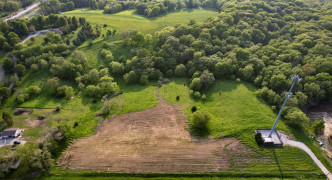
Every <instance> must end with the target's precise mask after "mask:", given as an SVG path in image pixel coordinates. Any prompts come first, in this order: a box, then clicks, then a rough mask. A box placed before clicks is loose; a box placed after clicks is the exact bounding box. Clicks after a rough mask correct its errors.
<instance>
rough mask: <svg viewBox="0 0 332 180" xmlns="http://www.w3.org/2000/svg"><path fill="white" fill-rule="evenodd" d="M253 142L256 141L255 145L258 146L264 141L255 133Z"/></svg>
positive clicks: (259, 134) (260, 135)
mask: <svg viewBox="0 0 332 180" xmlns="http://www.w3.org/2000/svg"><path fill="white" fill-rule="evenodd" d="M255 140H256V143H257V144H258V145H259V146H260V145H262V144H263V143H264V140H263V137H262V134H261V133H256V134H255Z"/></svg>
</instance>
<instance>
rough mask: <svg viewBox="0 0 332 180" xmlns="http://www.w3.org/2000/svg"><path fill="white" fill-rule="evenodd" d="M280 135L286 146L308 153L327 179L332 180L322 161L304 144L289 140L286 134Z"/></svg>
mask: <svg viewBox="0 0 332 180" xmlns="http://www.w3.org/2000/svg"><path fill="white" fill-rule="evenodd" d="M280 135H281V140H282V142H283V143H284V146H293V147H297V148H300V149H302V150H303V151H305V152H306V153H308V154H309V156H310V157H311V158H312V160H314V162H315V163H316V164H317V166H318V167H319V168H320V169H321V170H322V171H323V172H324V174H325V175H326V176H327V178H328V179H330V180H332V175H331V173H330V171H329V170H327V169H326V168H325V166H324V165H323V164H322V163H321V162H320V160H319V159H318V158H317V157H316V155H315V154H314V153H313V152H312V151H311V150H310V149H309V148H308V146H306V145H305V144H304V143H302V142H299V141H293V140H290V139H288V136H286V135H285V134H282V133H280Z"/></svg>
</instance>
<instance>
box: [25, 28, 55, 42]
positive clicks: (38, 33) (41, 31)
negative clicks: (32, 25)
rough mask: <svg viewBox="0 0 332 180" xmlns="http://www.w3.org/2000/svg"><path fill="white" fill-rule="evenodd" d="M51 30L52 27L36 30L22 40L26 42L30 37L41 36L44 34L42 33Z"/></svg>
mask: <svg viewBox="0 0 332 180" xmlns="http://www.w3.org/2000/svg"><path fill="white" fill-rule="evenodd" d="M50 30H51V29H46V30H40V31H36V33H35V34H31V35H29V36H28V37H26V38H25V39H24V40H23V41H22V43H25V42H26V41H27V40H29V39H30V38H32V37H36V36H39V35H40V34H42V33H47V32H48V31H50Z"/></svg>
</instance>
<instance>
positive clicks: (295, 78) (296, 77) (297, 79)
mask: <svg viewBox="0 0 332 180" xmlns="http://www.w3.org/2000/svg"><path fill="white" fill-rule="evenodd" d="M301 80H302V78H299V76H298V75H296V74H295V75H294V76H293V77H292V82H293V84H292V86H291V88H290V90H289V91H288V92H287V93H286V99H285V101H284V104H283V105H282V107H281V109H280V111H279V114H278V117H277V119H276V121H275V122H274V125H273V127H272V129H271V132H270V134H269V136H268V138H271V136H272V133H273V131H274V129H275V127H276V125H277V123H278V120H279V118H280V116H281V113H282V110H283V109H284V107H285V105H286V103H287V100H288V98H290V97H291V96H292V89H293V87H294V85H295V83H296V82H300V81H301Z"/></svg>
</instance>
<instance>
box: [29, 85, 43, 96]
mask: <svg viewBox="0 0 332 180" xmlns="http://www.w3.org/2000/svg"><path fill="white" fill-rule="evenodd" d="M40 91H41V89H40V88H39V87H38V86H29V88H28V91H27V92H28V93H29V94H30V95H35V94H39V93H40Z"/></svg>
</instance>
